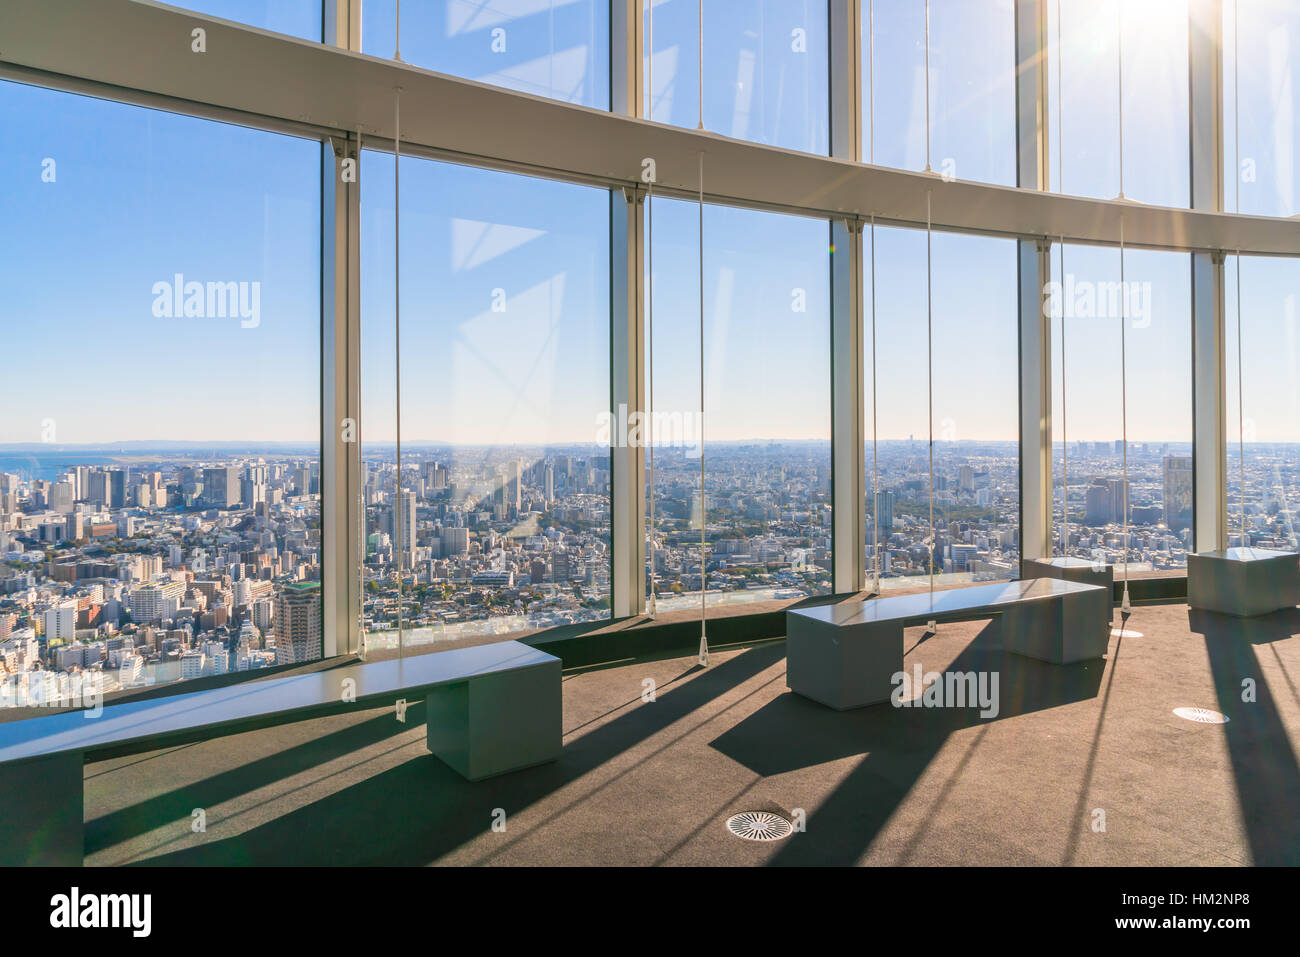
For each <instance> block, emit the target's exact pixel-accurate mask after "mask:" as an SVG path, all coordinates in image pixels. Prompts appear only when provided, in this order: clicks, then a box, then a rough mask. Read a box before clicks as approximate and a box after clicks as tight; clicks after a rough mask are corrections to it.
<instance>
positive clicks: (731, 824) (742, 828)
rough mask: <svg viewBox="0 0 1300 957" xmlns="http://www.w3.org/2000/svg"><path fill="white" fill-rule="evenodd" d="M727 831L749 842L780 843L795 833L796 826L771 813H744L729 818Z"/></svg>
mask: <svg viewBox="0 0 1300 957" xmlns="http://www.w3.org/2000/svg"><path fill="white" fill-rule="evenodd" d="M727 830H728V831H730V832H731V833H732V834H734V835H736V837H743V838H744V839H745V840H747V841H779V840H781V838H783V837H789V836H790V835H791V834H793V833H794V825H793V824H791V823H790V822H789V821H787V820H786V819H785V818H783V817H782V816H781V815H779V814H773V813H772V812H771V811H742V812H741V813H740V814H733V815H732V816H731V817H729V818H727Z"/></svg>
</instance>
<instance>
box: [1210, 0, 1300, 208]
mask: <svg viewBox="0 0 1300 957" xmlns="http://www.w3.org/2000/svg"><path fill="white" fill-rule="evenodd" d="M1238 17H1239V18H1240V27H1238V26H1237V18H1238ZM1297 116H1300V5H1297V4H1296V3H1294V2H1293V0H1239V2H1234V3H1226V2H1225V3H1224V4H1223V124H1224V125H1223V129H1224V136H1223V147H1224V165H1225V167H1226V168H1227V170H1228V175H1227V177H1226V181H1225V183H1224V197H1223V199H1224V203H1225V208H1226V209H1229V210H1233V211H1240V212H1243V213H1251V214H1254V215H1258V216H1294V215H1295V214H1296V213H1297V212H1300V203H1298V202H1297V199H1298V197H1300V164H1297V162H1296V157H1297V154H1300V122H1297ZM1234 140H1235V142H1234ZM1234 166H1237V167H1238V170H1237V175H1236V176H1235V177H1234V176H1233V175H1232V169H1233V167H1234Z"/></svg>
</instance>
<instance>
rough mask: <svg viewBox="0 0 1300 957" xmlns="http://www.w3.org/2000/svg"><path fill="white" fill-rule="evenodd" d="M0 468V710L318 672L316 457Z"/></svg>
mask: <svg viewBox="0 0 1300 957" xmlns="http://www.w3.org/2000/svg"><path fill="white" fill-rule="evenodd" d="M88 460H90V461H93V462H95V463H98V464H82V463H84V462H86V461H88ZM0 462H3V463H5V465H7V466H8V470H5V469H0V560H3V565H2V566H0V665H3V675H0V677H3V679H4V680H3V683H2V684H0V703H3V704H6V705H10V706H21V705H40V704H57V703H60V702H67V701H74V702H77V701H81V700H83V699H84V698H87V697H91V696H94V695H98V694H101V693H112V692H114V691H118V690H122V689H126V688H133V687H138V686H144V685H154V684H162V683H167V682H173V681H179V680H183V679H189V678H196V677H200V676H203V675H220V674H225V673H227V672H230V671H248V670H253V669H258V668H265V667H269V666H271V665H277V664H294V663H299V662H303V661H310V660H315V659H318V658H320V657H321V653H322V648H321V635H322V626H321V601H320V584H319V581H320V549H321V529H320V471H319V465H318V462H317V459H316V458H315V456H314V454H312V452H311V451H308V452H306V453H305V454H304V453H303V452H302V451H301V450H292V451H286V452H283V453H277V452H270V451H268V452H266V453H263V454H220V453H210V454H208V455H205V456H203V457H199V456H196V455H194V454H189V453H184V452H171V451H168V452H160V451H156V450H148V449H141V450H139V451H138V452H137V451H132V452H129V453H128V452H127V451H125V450H121V451H115V453H111V454H110V453H104V452H97V453H93V454H92V453H87V454H86V455H85V456H84V457H82V458H81V460H80V461H78V456H77V454H76V453H71V452H57V453H53V454H51V453H49V452H46V451H39V452H37V451H33V452H31V453H30V454H28V455H9V454H5V455H3V456H0Z"/></svg>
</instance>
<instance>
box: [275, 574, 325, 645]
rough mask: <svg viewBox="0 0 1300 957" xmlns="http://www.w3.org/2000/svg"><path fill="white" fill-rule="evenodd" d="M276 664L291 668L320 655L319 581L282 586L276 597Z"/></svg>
mask: <svg viewBox="0 0 1300 957" xmlns="http://www.w3.org/2000/svg"><path fill="white" fill-rule="evenodd" d="M271 627H272V629H273V631H274V633H275V663H276V664H277V665H292V664H298V663H300V662H304V661H316V660H317V659H319V658H320V656H321V636H322V630H321V596H320V582H298V583H295V584H292V585H285V586H284V587H283V588H281V589H280V592H279V594H277V595H276V596H275V618H274V621H273V623H272V625H271Z"/></svg>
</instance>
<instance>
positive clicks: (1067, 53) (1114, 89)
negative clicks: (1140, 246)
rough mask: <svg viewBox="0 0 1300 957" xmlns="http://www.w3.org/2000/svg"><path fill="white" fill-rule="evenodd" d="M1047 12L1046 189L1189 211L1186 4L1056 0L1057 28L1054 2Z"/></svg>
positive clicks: (1147, 0) (1162, 0) (1157, 0)
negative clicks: (1048, 161)
mask: <svg viewBox="0 0 1300 957" xmlns="http://www.w3.org/2000/svg"><path fill="white" fill-rule="evenodd" d="M1047 8H1048V36H1047V57H1048V86H1049V90H1048V114H1049V117H1050V119H1049V130H1048V135H1049V137H1050V138H1051V150H1052V156H1053V160H1052V163H1051V169H1050V170H1049V176H1050V182H1051V187H1052V189H1054V190H1058V191H1061V192H1065V193H1071V194H1073V195H1076V196H1094V197H1099V198H1103V199H1112V198H1114V197H1116V196H1118V195H1119V194H1120V192H1121V188H1122V191H1123V194H1124V196H1125V197H1127V198H1128V199H1133V200H1138V201H1140V202H1144V203H1154V204H1157V205H1161V206H1180V207H1186V206H1187V205H1188V204H1189V203H1190V202H1191V176H1190V160H1189V149H1188V137H1189V135H1190V133H1189V130H1190V127H1189V122H1188V96H1187V83H1188V79H1187V77H1188V61H1187V49H1188V0H1143V2H1142V3H1122V2H1120V0H1061V3H1060V21H1059V23H1058V20H1057V5H1056V4H1054V3H1049V4H1048V5H1047ZM1121 29H1122V32H1123V93H1124V106H1123V141H1122V144H1121V138H1120V105H1119V95H1120V73H1119V52H1120V39H1119V38H1120V31H1121ZM1058 41H1059V42H1058ZM1121 156H1122V158H1123V172H1122V175H1121V171H1120V166H1121Z"/></svg>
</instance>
